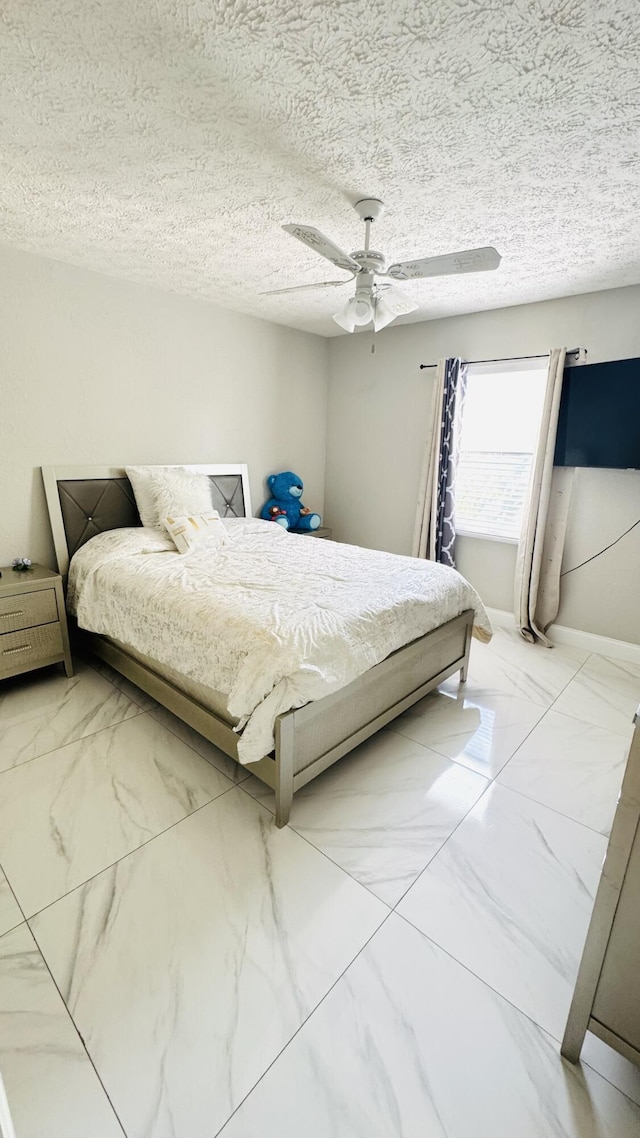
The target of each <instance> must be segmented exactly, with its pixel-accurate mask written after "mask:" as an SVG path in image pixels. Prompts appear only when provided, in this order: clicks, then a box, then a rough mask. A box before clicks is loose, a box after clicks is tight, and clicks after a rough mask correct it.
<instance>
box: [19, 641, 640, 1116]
mask: <svg viewBox="0 0 640 1138" xmlns="http://www.w3.org/2000/svg"><path fill="white" fill-rule="evenodd" d="M639 700H640V667H635V666H633V665H630V664H622V663H619V662H616V661H612V660H605V659H603V658H601V657H598V656H595V655H589V654H588V653H586V652H580V651H577V650H573V649H568V648H555V649H553V650H551V651H548V650H546V649H544V648H534V647H532V646H530V645H527V644H525V643H524V642H522V641H520V640H519V639H518V638H517V636H516V635H515V633H510V632H507V631H506V630H500V629H498V630H497V631H496V635H495V637H494V640H493V642H492V643H491V644H490V645H488V646H482V645H479V644H474V646H473V652H472V658H471V669H470V677H469V681H468V683H467V685H466V687H465V688H460V687H459V686H458V682H457V677H453V678H452V679H450V680H448V681H447V682H446V684H444V685H443V686H442V689H441V691H440V692H437V693H434V694H432V695H431V696H429V697H427V699H425V700H423V701H422V703H421V704H418V705H417V706H416V707H414V708H413V709H412V710H411V711H410V712H408V713H406V714H405V715H404V716H402V717H401V718H400V719H398V720H396V721H395V723H394V724H393V725H392V729H388V730H386V731H383V732H381V733H380V734H379V735H378V736H376V737H375V738H373V739H371V740H369V741H368V742H367V743H365V744H363V746H361V747H360V748H358V750H357V751H356V752H354V753H353V754H352V755H350V756H347V757H346V758H345V759H343V760H342V761H341V762H340V763H339V764H338V765H337V766H335V767H334V768H332V770H330V771H328V772H327V773H326V774H325V775H323V776H322V777H321V778H319V779H317V780H316V781H315V782H313V783H312V784H310V785H309V786H308V787H306V788H305V789H304V790H303V791H302V792H301V793H300V794H299V795H298V796H297V797H296V799H295V802H294V807H293V813H292V820H291V825H290V826H289V827H288V828H286V829H285V830H282V831H277V830H276V829H275V827H274V825H273V805H274V804H273V796H272V795H271V794H270V792H269V791H268V790H267V789H266V788H265V787H264V786H262V784H260V783H258V782H257V781H256V780H255V779H254V778H252V777H249V776H248V775H247V772H246V771H243V770H241V769H238V768H237V767H236V766H235V765H234V764H232V763H230V761H229V760H228V759H226V757H225V756H224V755H222V754H221V753H220V752H219V751H218V750H217V749H216V748H215V747H213V746H211V745H210V744H208V743H206V742H205V741H204V740H203V739H201V738H200V737H199V736H197V735H195V734H194V733H193V732H191V731H190V730H189V729H187V728H185V727H184V726H183V725H181V724H179V723H178V722H177V721H176V720H175V719H173V717H172V716H170V715H169V714H168V713H167V712H165V711H164V710H162V709H160V708H157V707H155V706H154V705H153V703H152V701H150V700H149V699H148V698H147V697H145V696H143V695H142V694H141V693H139V692H138V691H137V690H136V689H135V688H134V687H132V686H131V685H128V684H126V683H124V682H123V681H121V680H120V679H119V678H118V677H116V676H115V674H114V673H112V672H110V671H109V669H106V668H104V667H100V668H99V669H98V668H94V667H91V666H90V665H88V664H87V663H79V665H78V670H77V675H76V676H75V677H74V678H73V679H72V680H67V679H66V678H65V677H64V676H63V675H62V673H61V672H60V671H58V670H56V669H51V670H49V671H48V672H45V673H39V674H35V675H32V676H30V677H23V678H21V679H20V680H15V681H9V682H5V683H4V684H3V685H0V866H1V871H0V1072H1V1073H2V1076H3V1079H4V1081H5V1085H6V1089H7V1094H8V1097H9V1101H10V1104H11V1108H12V1111H13V1114H14V1119H15V1126H16V1130H17V1138H42V1136H44V1135H46V1136H47V1138H116V1136H119V1138H122V1135H123V1134H125V1135H127V1136H128V1138H214V1136H215V1135H217V1134H222V1135H223V1138H302V1136H304V1138H546V1136H548V1138H565V1136H566V1138H568V1136H571V1138H632V1136H633V1138H638V1135H639V1134H640V1072H638V1071H637V1070H636V1069H635V1068H634V1067H632V1066H631V1065H630V1064H628V1063H626V1062H625V1061H624V1060H622V1059H621V1058H619V1057H618V1056H617V1055H615V1053H614V1052H612V1051H610V1050H609V1049H608V1048H606V1047H605V1046H604V1045H603V1044H601V1043H599V1041H597V1040H596V1039H595V1038H593V1037H591V1036H588V1037H587V1044H586V1046H585V1050H584V1052H583V1061H582V1063H581V1064H580V1065H578V1066H576V1067H573V1066H571V1065H570V1064H566V1063H564V1062H563V1061H562V1060H561V1059H560V1055H559V1040H560V1038H561V1036H562V1032H563V1029H564V1024H565V1021H566V1016H567V1011H568V1007H569V1001H570V998H571V992H572V988H573V983H574V980H575V976H576V971H577V967H578V962H579V958H580V953H581V950H582V945H583V942H584V937H585V933H586V929H587V924H588V920H589V915H590V911H591V906H592V904H593V897H594V892H595V889H596V886H597V882H598V877H599V873H600V867H601V863H602V857H603V854H604V851H605V848H606V842H607V834H608V831H609V827H610V824H611V819H612V816H613V812H614V809H615V803H616V797H617V794H618V790H619V785H620V782H621V778H622V771H623V766H624V760H625V755H626V748H627V746H628V741H629V737H630V733H631V717H632V715H633V712H634V710H635V707H636V704H637V703H638V701H639Z"/></svg>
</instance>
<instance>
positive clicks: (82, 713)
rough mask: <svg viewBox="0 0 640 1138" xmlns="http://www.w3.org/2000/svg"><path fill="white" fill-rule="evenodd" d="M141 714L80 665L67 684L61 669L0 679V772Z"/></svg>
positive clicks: (108, 684)
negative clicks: (0, 682) (0, 680)
mask: <svg viewBox="0 0 640 1138" xmlns="http://www.w3.org/2000/svg"><path fill="white" fill-rule="evenodd" d="M140 710H141V709H140V707H139V706H138V704H137V703H134V702H133V701H132V700H131V699H128V698H127V696H126V695H124V694H123V693H122V692H121V691H119V690H118V689H117V688H115V687H114V686H113V684H111V683H109V681H108V680H106V679H104V678H103V677H102V676H99V675H98V674H97V673H96V672H95V671H94V670H93V668H90V667H89V666H88V664H84V663H82V661H81V662H80V663H76V673H75V675H74V676H72V677H71V679H67V677H66V676H65V674H64V672H63V671H62V670H61V669H53V668H49V669H46V670H45V671H42V672H31V673H29V674H28V675H24V676H16V677H15V678H14V679H12V680H3V681H2V686H1V687H0V771H4V770H8V769H9V768H10V767H14V766H18V765H19V764H20V763H26V762H28V761H29V760H30V759H34V758H36V757H37V756H38V755H45V754H47V753H48V752H49V751H53V750H55V749H56V748H57V747H63V746H64V745H65V744H66V743H71V742H73V741H74V740H76V739H83V738H85V737H86V736H87V735H93V734H94V733H95V732H96V731H102V730H103V728H105V727H112V726H113V725H114V724H115V723H122V722H123V721H124V720H125V719H131V718H132V717H133V716H134V715H139V714H140Z"/></svg>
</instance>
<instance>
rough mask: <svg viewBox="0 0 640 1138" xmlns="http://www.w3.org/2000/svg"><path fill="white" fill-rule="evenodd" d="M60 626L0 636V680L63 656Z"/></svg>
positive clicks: (29, 629) (44, 625)
mask: <svg viewBox="0 0 640 1138" xmlns="http://www.w3.org/2000/svg"><path fill="white" fill-rule="evenodd" d="M63 651H64V649H63V646H62V633H61V631H60V625H59V624H58V622H57V621H56V623H55V624H42V625H38V626H37V627H36V628H25V629H23V630H22V632H5V633H4V635H3V636H0V679H2V678H5V677H7V676H14V675H16V674H17V673H18V672H26V671H28V670H29V669H30V668H36V667H39V666H40V664H46V663H47V662H48V661H49V660H54V659H55V658H56V657H57V658H60V657H61V656H62V654H63Z"/></svg>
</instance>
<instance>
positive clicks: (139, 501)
mask: <svg viewBox="0 0 640 1138" xmlns="http://www.w3.org/2000/svg"><path fill="white" fill-rule="evenodd" d="M125 470H126V472H127V477H128V479H129V481H130V483H131V485H132V487H133V493H134V495H135V499H136V505H137V507H138V513H139V514H140V521H141V522H142V524H143V526H150V527H152V528H154V529H162V528H163V526H164V519H165V518H166V517H174V518H176V517H183V516H184V515H185V514H209V513H211V483H210V481H209V478H208V476H207V475H206V474H197V473H196V472H195V471H193V470H187V469H186V468H185V467H184V466H125Z"/></svg>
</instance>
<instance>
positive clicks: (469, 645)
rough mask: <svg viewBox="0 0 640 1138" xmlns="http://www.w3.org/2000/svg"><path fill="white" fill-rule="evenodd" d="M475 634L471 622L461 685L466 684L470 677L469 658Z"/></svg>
mask: <svg viewBox="0 0 640 1138" xmlns="http://www.w3.org/2000/svg"><path fill="white" fill-rule="evenodd" d="M472 633H473V624H472V623H471V622H469V624H468V625H467V639H466V642H465V646H464V664H463V665H462V667H461V669H460V683H461V684H466V682H467V676H468V675H469V656H470V655H471V636H472Z"/></svg>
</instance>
